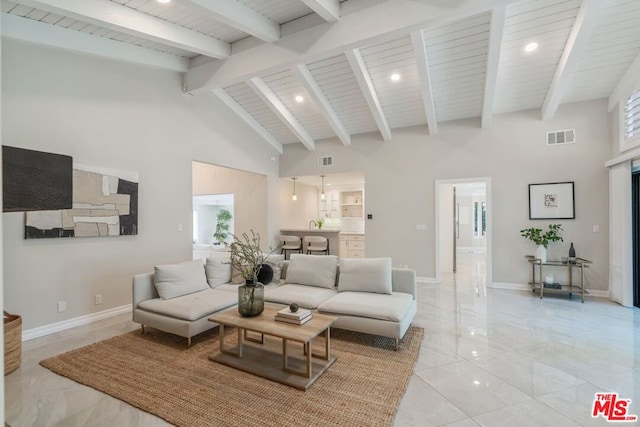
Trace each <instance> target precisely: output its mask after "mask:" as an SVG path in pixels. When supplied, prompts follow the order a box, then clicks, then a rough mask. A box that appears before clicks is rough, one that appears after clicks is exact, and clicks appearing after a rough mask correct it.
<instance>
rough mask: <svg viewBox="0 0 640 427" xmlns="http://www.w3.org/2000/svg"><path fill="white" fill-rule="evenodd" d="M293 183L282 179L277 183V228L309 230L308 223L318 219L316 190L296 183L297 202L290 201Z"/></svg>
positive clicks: (317, 194)
mask: <svg viewBox="0 0 640 427" xmlns="http://www.w3.org/2000/svg"><path fill="white" fill-rule="evenodd" d="M292 195H293V181H292V180H291V179H290V178H283V179H280V180H279V181H278V203H277V205H278V214H277V218H278V224H279V228H309V221H311V220H312V219H314V220H315V219H316V218H318V198H319V193H318V189H317V188H316V187H314V186H311V185H306V184H302V183H300V182H296V195H297V196H298V200H295V201H294V200H292V199H291V196H292Z"/></svg>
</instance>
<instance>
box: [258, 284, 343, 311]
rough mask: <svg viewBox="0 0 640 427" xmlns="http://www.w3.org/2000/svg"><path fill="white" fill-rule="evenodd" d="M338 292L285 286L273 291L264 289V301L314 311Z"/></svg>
mask: <svg viewBox="0 0 640 427" xmlns="http://www.w3.org/2000/svg"><path fill="white" fill-rule="evenodd" d="M337 293H338V292H337V291H336V290H335V289H327V288H322V287H317V286H306V285H292V284H285V285H282V286H278V287H275V288H273V289H265V292H264V299H265V301H269V302H277V303H280V304H291V303H292V302H295V303H297V304H298V305H299V306H300V307H303V308H308V309H312V310H313V309H316V308H318V305H319V304H321V303H322V302H324V301H326V300H327V299H329V298H331V297H332V296H334V295H336V294H337Z"/></svg>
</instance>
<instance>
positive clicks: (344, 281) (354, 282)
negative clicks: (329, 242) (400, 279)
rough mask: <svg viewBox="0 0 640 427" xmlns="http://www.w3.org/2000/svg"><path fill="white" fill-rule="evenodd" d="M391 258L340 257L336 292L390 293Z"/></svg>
mask: <svg viewBox="0 0 640 427" xmlns="http://www.w3.org/2000/svg"><path fill="white" fill-rule="evenodd" d="M391 283H392V282H391V258H342V259H340V279H339V280H338V292H345V291H351V292H374V293H378V294H391V288H392V286H391Z"/></svg>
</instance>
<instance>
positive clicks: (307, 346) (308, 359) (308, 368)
mask: <svg viewBox="0 0 640 427" xmlns="http://www.w3.org/2000/svg"><path fill="white" fill-rule="evenodd" d="M304 345H305V348H306V349H307V378H311V357H312V355H311V340H309V342H308V343H305V344H304Z"/></svg>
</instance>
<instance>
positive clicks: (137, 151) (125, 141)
mask: <svg viewBox="0 0 640 427" xmlns="http://www.w3.org/2000/svg"><path fill="white" fill-rule="evenodd" d="M2 42H3V46H2V124H3V127H2V141H3V144H6V145H13V146H18V147H24V148H30V149H35V150H41V151H49V152H54V153H62V154H68V155H71V156H73V158H74V161H75V162H78V163H82V164H86V165H94V166H101V167H106V168H111V169H120V170H128V171H136V172H138V173H139V177H140V184H139V190H140V195H139V209H140V212H139V224H138V225H139V235H138V236H123V237H114V238H73V239H47V240H37V241H34V240H29V241H27V240H24V239H23V237H22V236H23V227H24V215H23V214H20V213H9V214H4V217H3V219H4V224H3V231H4V233H3V247H4V272H3V273H4V274H3V276H4V298H5V309H6V310H8V311H11V312H15V313H18V314H21V315H22V316H23V318H24V325H23V327H24V329H25V330H29V329H31V328H35V327H39V326H43V325H48V324H52V323H55V322H58V321H63V320H67V319H71V318H75V317H78V316H82V315H87V314H91V313H94V312H98V311H101V310H105V309H109V308H114V307H119V306H123V305H126V304H130V303H131V277H132V275H133V274H135V273H141V272H147V271H151V270H152V268H153V266H154V265H156V264H160V263H170V262H176V261H180V260H187V259H190V258H191V256H192V246H191V242H192V233H191V222H192V198H191V196H192V179H191V162H192V160H198V161H203V162H208V163H215V164H218V165H224V166H229V167H233V168H237V169H243V170H249V171H253V172H257V173H261V174H266V175H268V176H269V182H272V181H273V179H276V175H277V168H278V164H277V161H276V162H272V161H271V160H270V159H271V157H272V156H275V157H277V153H276V152H275V151H274V150H273V149H271V148H270V146H269V145H268V144H267V143H265V142H263V141H262V140H261V139H260V137H258V136H257V135H256V134H255V133H254V132H253V131H251V130H249V129H248V128H247V127H246V126H245V125H244V124H242V123H241V122H240V121H239V119H237V118H236V116H235V115H234V114H233V113H231V112H230V111H229V110H228V109H227V108H226V107H224V106H223V105H222V104H220V103H219V102H218V101H217V100H216V99H215V98H214V97H212V96H211V97H209V96H198V97H193V96H190V95H187V94H184V93H182V91H181V84H182V83H181V76H180V75H179V74H177V73H171V72H165V71H160V70H154V69H149V68H143V67H137V66H131V65H128V64H123V63H118V62H114V61H108V60H103V59H97V58H93V57H89V56H81V55H77V54H72V53H69V52H66V51H62V50H53V49H47V48H43V47H39V46H33V45H29V44H25V43H19V42H15V41H12V40H7V39H3V40H2ZM269 190H271V186H270V187H269ZM271 199H274V198H271ZM274 210H275V207H274V206H273V205H272V204H271V202H270V203H269V205H268V206H267V207H266V209H265V213H266V212H272V211H274ZM178 224H182V225H183V231H181V232H180V231H178ZM271 230H273V223H272V222H269V231H270V232H271ZM98 293H100V294H102V295H103V304H102V305H99V306H95V305H93V297H94V294H98ZM58 301H66V302H67V311H66V312H63V313H58V312H57V302H58Z"/></svg>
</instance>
